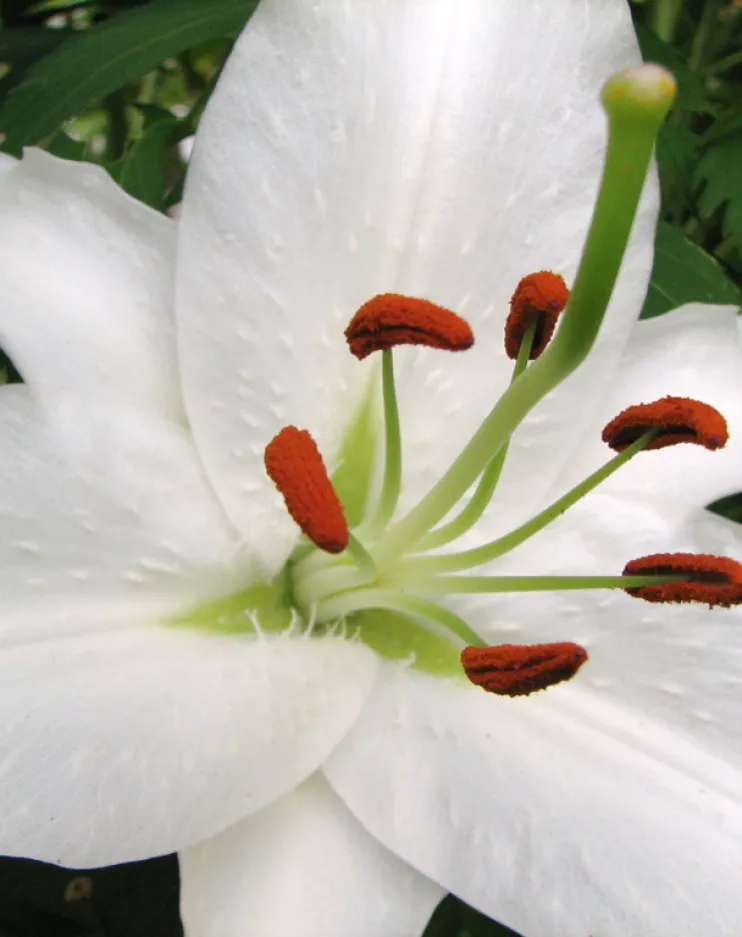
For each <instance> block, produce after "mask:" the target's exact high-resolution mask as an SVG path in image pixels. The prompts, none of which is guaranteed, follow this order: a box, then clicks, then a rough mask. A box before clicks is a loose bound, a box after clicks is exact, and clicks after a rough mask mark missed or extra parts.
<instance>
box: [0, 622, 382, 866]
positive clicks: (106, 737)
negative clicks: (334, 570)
mask: <svg viewBox="0 0 742 937" xmlns="http://www.w3.org/2000/svg"><path fill="white" fill-rule="evenodd" d="M376 667H377V664H376V659H375V657H374V655H373V654H372V653H371V652H370V651H368V650H367V649H366V648H364V647H363V646H362V645H360V644H351V643H350V642H348V641H343V640H341V639H339V638H331V639H325V640H310V639H304V640H301V639H291V638H286V637H283V638H278V639H271V640H267V639H256V638H254V637H248V636H245V635H241V636H234V635H233V636H226V635H217V634H201V633H198V632H189V631H184V630H182V629H175V628H156V627H152V626H151V625H149V626H148V627H142V628H137V627H135V626H134V625H133V624H132V623H130V625H129V627H127V628H119V629H118V630H111V629H109V628H107V623H106V622H101V626H100V629H99V631H98V632H97V633H89V634H87V635H84V636H78V637H60V638H58V639H52V638H48V639H47V640H45V641H39V642H29V643H19V644H18V645H16V646H12V647H7V648H5V649H4V650H3V653H2V655H0V685H1V686H2V688H3V692H2V694H1V695H0V723H1V724H2V726H3V746H2V751H1V752H0V800H1V801H2V804H3V811H2V817H0V844H2V850H3V852H4V853H6V854H11V855H21V856H27V857H33V858H36V859H43V860H46V861H47V862H57V863H61V864H64V865H69V866H96V865H110V864H112V863H118V862H126V861H130V860H134V859H144V858H148V857H150V856H156V855H160V854H162V853H168V852H172V851H174V850H177V849H182V848H184V847H186V846H190V845H192V844H193V843H196V842H199V841H200V840H203V839H206V838H208V837H211V836H214V835H215V834H217V833H218V832H220V831H221V830H223V829H224V828H226V827H227V826H229V825H231V824H233V823H235V822H237V821H238V820H241V819H242V818H243V817H245V816H247V815H248V814H250V813H253V812H254V811H257V810H260V809H261V808H262V807H264V806H265V805H266V804H268V803H270V802H271V801H273V800H274V799H276V798H278V797H280V796H281V795H282V794H284V793H285V792H286V791H288V790H291V788H293V787H294V786H295V785H297V784H299V783H301V782H302V781H303V780H304V779H305V778H306V777H308V776H309V775H310V774H311V773H312V772H313V771H315V770H316V769H317V767H318V766H319V764H320V763H321V762H322V761H323V759H324V758H325V757H326V756H327V755H328V754H329V752H330V751H331V750H332V748H333V747H334V746H335V745H336V744H337V743H338V742H339V741H340V739H341V738H342V737H343V735H344V734H345V733H346V731H347V730H348V728H349V726H350V725H351V724H352V723H353V721H354V720H355V718H356V716H357V715H358V712H359V711H360V709H361V706H362V705H363V703H364V701H365V699H366V697H367V696H368V693H369V690H370V687H371V685H372V683H373V680H374V677H375V674H376Z"/></svg>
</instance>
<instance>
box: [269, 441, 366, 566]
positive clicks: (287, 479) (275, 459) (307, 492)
mask: <svg viewBox="0 0 742 937" xmlns="http://www.w3.org/2000/svg"><path fill="white" fill-rule="evenodd" d="M265 469H266V471H267V473H268V476H269V477H270V479H271V481H273V483H274V484H275V486H276V488H278V490H279V491H280V492H281V494H282V495H283V497H284V500H285V502H286V508H287V510H288V512H289V514H290V515H291V516H292V517H293V519H294V520H295V521H296V523H297V524H298V525H299V527H301V529H302V531H303V532H304V533H305V534H306V535H307V537H309V539H310V540H311V541H312V542H313V543H314V544H316V545H317V546H318V547H319V548H320V549H321V550H325V551H327V552H328V553H341V552H342V551H343V550H344V549H345V548H346V547H347V546H348V540H349V537H350V532H349V530H348V524H347V522H346V520H345V515H344V514H343V507H342V505H341V504H340V501H339V499H338V496H337V495H336V494H335V489H334V488H333V487H332V482H331V481H330V477H329V475H328V474H327V469H326V468H325V463H324V462H323V460H322V456H321V455H320V451H319V449H318V448H317V444H316V443H315V441H314V440H313V439H312V437H311V435H310V434H309V433H308V432H307V431H306V430H303V429H297V428H296V427H295V426H286V427H284V428H283V429H282V430H281V432H280V433H278V435H277V436H275V437H274V438H273V439H272V440H271V441H270V442H269V443H268V445H267V446H266V447H265Z"/></svg>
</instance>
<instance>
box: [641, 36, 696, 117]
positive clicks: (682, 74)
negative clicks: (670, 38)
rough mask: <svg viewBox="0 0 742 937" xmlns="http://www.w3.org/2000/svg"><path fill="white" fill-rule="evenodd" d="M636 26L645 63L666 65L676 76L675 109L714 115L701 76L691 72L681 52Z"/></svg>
mask: <svg viewBox="0 0 742 937" xmlns="http://www.w3.org/2000/svg"><path fill="white" fill-rule="evenodd" d="M635 25H636V35H637V38H638V39H639V45H640V46H641V50H642V55H643V56H644V59H645V61H647V62H657V63H658V64H659V65H664V66H665V68H667V69H669V70H670V71H671V72H672V73H673V75H674V76H675V80H676V81H677V83H678V93H677V97H676V98H675V108H676V109H677V110H681V111H683V110H685V111H695V112H696V113H698V114H710V113H713V111H714V107H713V105H712V103H711V102H710V101H709V100H708V98H707V97H706V93H705V91H704V87H703V80H702V78H701V76H700V75H699V74H698V73H697V72H694V71H692V70H691V68H690V67H689V66H688V63H687V62H686V61H685V59H684V58H683V56H682V55H681V54H680V52H679V51H678V50H677V49H676V48H675V47H674V46H671V45H670V44H669V43H667V42H663V41H662V39H660V37H659V36H658V35H656V34H655V33H653V32H652V31H651V29H647V27H646V26H644V25H643V24H642V23H636V24H635Z"/></svg>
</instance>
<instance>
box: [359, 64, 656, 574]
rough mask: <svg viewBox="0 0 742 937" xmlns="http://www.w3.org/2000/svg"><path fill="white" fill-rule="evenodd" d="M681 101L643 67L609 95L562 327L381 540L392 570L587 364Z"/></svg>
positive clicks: (612, 84)
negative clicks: (604, 138)
mask: <svg viewBox="0 0 742 937" xmlns="http://www.w3.org/2000/svg"><path fill="white" fill-rule="evenodd" d="M673 95H674V82H673V80H672V77H671V76H670V75H669V73H668V72H666V71H665V70H664V69H661V68H659V66H654V65H644V66H639V67H638V68H635V69H629V70H627V71H626V72H622V73H620V74H619V75H616V76H614V77H613V78H612V79H609V81H608V82H607V83H606V85H605V87H604V90H603V103H604V105H605V107H606V110H607V112H608V124H609V134H608V148H607V152H606V159H605V167H604V170H603V177H602V180H601V186H600V191H599V194H598V200H597V203H596V205H595V211H594V214H593V219H592V223H591V225H590V230H589V232H588V235H587V240H586V242H585V247H584V250H583V253H582V258H581V261H580V266H579V270H578V272H577V277H576V280H575V284H574V287H573V289H572V293H571V295H570V299H569V302H568V304H567V308H566V309H565V311H564V313H563V315H562V324H561V327H560V329H559V331H558V333H557V335H556V338H555V339H554V340H553V341H552V343H551V345H550V346H549V348H548V349H547V350H546V352H545V353H544V354H543V355H541V357H540V358H539V359H538V360H537V361H535V362H534V363H533V364H532V365H531V367H529V368H528V369H527V370H526V371H525V373H523V374H521V376H520V377H519V378H518V379H517V380H516V381H515V383H514V384H513V385H512V386H511V387H510V388H509V389H508V390H507V391H506V392H505V393H504V394H503V396H502V397H501V398H500V400H499V401H498V403H497V404H496V405H495V406H494V407H493V409H492V410H491V411H490V413H489V415H488V416H487V417H486V418H485V420H484V422H483V423H482V425H481V426H480V427H479V429H478V430H477V432H476V433H475V434H474V436H473V437H472V439H471V440H470V441H469V443H468V444H467V445H466V446H465V448H464V449H463V451H462V452H461V453H460V454H459V456H458V458H457V459H456V460H455V461H454V463H453V464H452V465H451V467H450V468H449V470H448V471H447V472H446V473H445V474H444V475H443V477H442V478H441V479H440V480H439V481H438V482H437V483H436V484H435V485H434V486H433V488H431V490H430V491H429V492H428V494H427V495H426V496H425V497H424V498H423V499H422V501H420V502H419V503H418V504H417V505H416V506H415V507H414V508H413V509H412V510H411V511H410V512H409V513H408V514H407V515H406V516H405V517H403V518H402V519H401V520H399V521H398V522H397V523H396V524H394V525H393V526H392V527H391V528H390V529H389V530H388V531H387V533H386V534H385V535H384V536H383V537H382V538H381V539H380V540H379V542H378V544H377V547H376V549H375V550H374V554H375V556H376V558H377V562H378V563H379V565H380V566H383V565H388V564H389V563H392V562H394V560H395V559H396V558H397V557H398V556H399V555H401V554H402V553H404V552H405V551H406V550H409V549H410V548H411V547H412V546H414V544H416V543H417V542H418V541H419V540H420V538H421V537H422V536H423V535H424V534H426V533H427V532H428V531H430V530H431V529H432V528H433V527H434V526H435V525H436V524H437V523H438V522H439V521H440V520H441V519H442V518H443V517H445V515H446V514H447V513H448V512H449V511H450V510H451V508H452V507H453V506H454V505H455V504H456V503H457V501H459V499H460V498H461V497H462V496H463V495H464V494H465V492H466V491H467V490H468V488H469V487H470V486H471V485H472V484H473V483H474V482H475V481H476V479H477V478H478V476H479V475H480V474H481V472H482V471H484V469H485V467H486V466H487V465H488V464H489V462H490V460H491V459H492V458H493V457H494V455H495V454H496V453H498V452H499V451H500V449H501V448H502V447H503V446H504V445H505V443H506V442H507V440H508V439H509V438H510V436H511V434H512V433H513V431H514V430H515V429H516V427H517V426H518V424H519V423H520V422H521V420H522V419H523V417H524V416H525V415H526V414H527V413H528V412H529V410H531V409H532V408H533V407H534V406H535V405H536V404H537V403H538V402H539V400H541V399H542V398H543V397H545V396H546V394H548V393H549V391H550V390H552V389H553V388H554V387H555V386H556V385H557V384H559V383H560V382H561V381H563V380H564V378H565V377H567V376H568V375H569V374H571V373H572V371H574V369H575V368H576V367H577V366H578V365H579V364H580V363H581V362H582V361H583V360H584V359H585V358H586V357H587V354H588V352H589V351H590V349H591V348H592V346H593V343H594V342H595V339H596V337H597V334H598V330H599V328H600V325H601V323H602V321H603V315H604V314H605V310H606V307H607V305H608V301H609V299H610V297H611V293H612V292H613V287H614V284H615V282H616V278H617V276H618V271H619V268H620V266H621V261H622V260H623V255H624V252H625V250H626V244H627V241H628V238H629V234H630V233H631V228H632V224H633V220H634V215H635V214H636V208H637V205H638V203H639V197H640V195H641V191H642V188H643V185H644V179H645V177H646V174H647V170H648V168H649V161H650V159H651V155H652V148H653V146H654V140H655V138H656V135H657V131H658V130H659V127H660V124H661V122H662V120H663V119H664V117H665V115H666V113H667V110H668V109H669V107H670V105H671V103H672V99H673Z"/></svg>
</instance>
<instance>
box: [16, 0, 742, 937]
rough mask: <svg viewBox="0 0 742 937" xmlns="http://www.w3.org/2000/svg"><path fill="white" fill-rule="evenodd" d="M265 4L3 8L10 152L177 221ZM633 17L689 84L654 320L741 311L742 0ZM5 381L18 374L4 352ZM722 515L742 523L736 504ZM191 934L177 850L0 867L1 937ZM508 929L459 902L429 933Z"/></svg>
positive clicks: (673, 136) (670, 163)
mask: <svg viewBox="0 0 742 937" xmlns="http://www.w3.org/2000/svg"><path fill="white" fill-rule="evenodd" d="M451 2H454V0H451ZM627 2H628V0H627ZM256 5H257V0H105V2H100V0H78V2H70V0H0V23H1V25H0V140H2V143H1V144H0V149H2V150H4V151H5V152H8V153H11V154H13V155H18V154H20V152H21V150H22V148H23V147H24V146H29V145H38V146H42V147H44V148H45V149H47V150H49V151H50V152H52V153H55V154H56V155H58V156H62V157H64V158H67V159H75V160H87V161H90V162H96V163H99V164H101V165H102V166H104V167H105V168H106V170H107V171H108V172H109V173H110V174H111V175H112V176H113V177H114V178H115V179H116V180H117V181H118V182H119V184H120V185H121V186H123V188H124V189H126V190H127V191H128V192H129V193H130V194H131V195H132V196H134V197H135V198H137V199H140V200H141V201H143V202H146V203H147V204H148V205H151V206H152V207H153V208H155V209H156V210H158V211H163V212H172V211H173V210H174V209H175V206H177V204H178V202H179V201H180V198H181V194H182V191H183V181H184V177H185V171H186V165H187V155H188V152H189V147H188V143H189V138H190V137H192V135H193V134H194V132H195V130H196V128H197V126H198V121H199V117H200V115H201V113H202V111H203V108H204V105H205V104H206V102H207V100H208V98H209V95H210V93H211V91H212V89H213V87H214V84H215V82H216V79H217V78H218V75H219V71H220V69H221V66H222V64H223V63H224V60H225V59H226V57H227V55H228V54H229V51H230V48H231V46H232V43H233V41H234V39H235V37H236V36H237V35H238V34H239V32H240V30H241V28H242V27H243V25H244V24H245V23H246V21H247V20H248V19H249V17H250V15H251V14H252V12H253V10H254V9H255V7H256ZM631 12H632V15H633V17H634V21H635V24H636V28H637V34H638V37H639V41H640V44H641V47H642V50H643V53H644V56H645V58H647V59H649V60H652V61H655V62H660V63H662V64H663V65H665V66H667V67H668V68H670V69H671V70H672V71H673V72H674V74H675V76H676V78H677V80H678V85H679V93H678V97H677V102H676V105H675V108H674V109H673V112H672V113H671V115H670V118H669V120H668V121H667V123H666V125H665V126H664V128H663V129H662V132H661V134H660V138H659V141H658V147H657V159H658V164H659V170H660V178H661V183H662V213H661V220H660V223H659V226H658V230H657V241H656V254H655V264H654V270H653V273H652V279H651V284H650V288H649V292H648V294H647V299H646V303H645V306H644V310H643V315H644V316H656V315H661V314H663V313H664V312H667V311H668V310H669V309H672V308H674V307H676V306H678V305H681V304H682V303H685V302H689V301H696V300H697V301H703V302H715V303H733V304H739V302H740V299H741V297H742V292H741V287H742V0H726V2H722V0H645V2H635V3H631ZM596 93H597V89H596ZM0 380H8V381H13V380H18V375H17V374H16V372H15V370H14V368H13V364H12V362H11V361H9V360H8V359H7V358H6V357H5V355H4V354H3V353H2V349H0ZM740 488H742V472H741V473H740ZM713 509H714V510H717V511H718V512H719V513H723V514H725V515H726V516H728V517H731V518H732V519H734V520H738V521H742V497H740V496H732V497H730V498H725V499H724V500H723V501H721V502H718V503H717V504H716V505H714V506H713ZM180 934H182V929H181V927H180V922H179V917H178V869H177V861H176V859H175V857H172V856H170V857H163V858H161V859H155V860H151V861H149V862H141V863H133V864H130V865H126V866H119V867H115V868H110V869H96V870H90V871H71V870H67V869H60V868H57V867H53V866H46V865H44V864H42V863H38V862H31V861H28V860H22V859H0V937H178V935H180ZM505 935H511V937H512V935H513V932H512V931H509V930H507V929H506V928H503V927H500V926H499V925H497V924H494V923H492V922H490V921H487V920H486V919H485V918H483V917H482V916H481V915H479V914H477V913H476V912H474V911H472V910H471V909H469V908H467V907H466V906H464V905H463V904H461V903H460V902H458V901H456V900H455V899H453V898H448V899H446V900H445V901H444V902H443V903H442V905H441V906H440V907H439V909H438V911H437V912H436V914H435V916H434V918H433V920H432V921H431V924H430V926H429V929H428V932H427V937H505Z"/></svg>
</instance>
